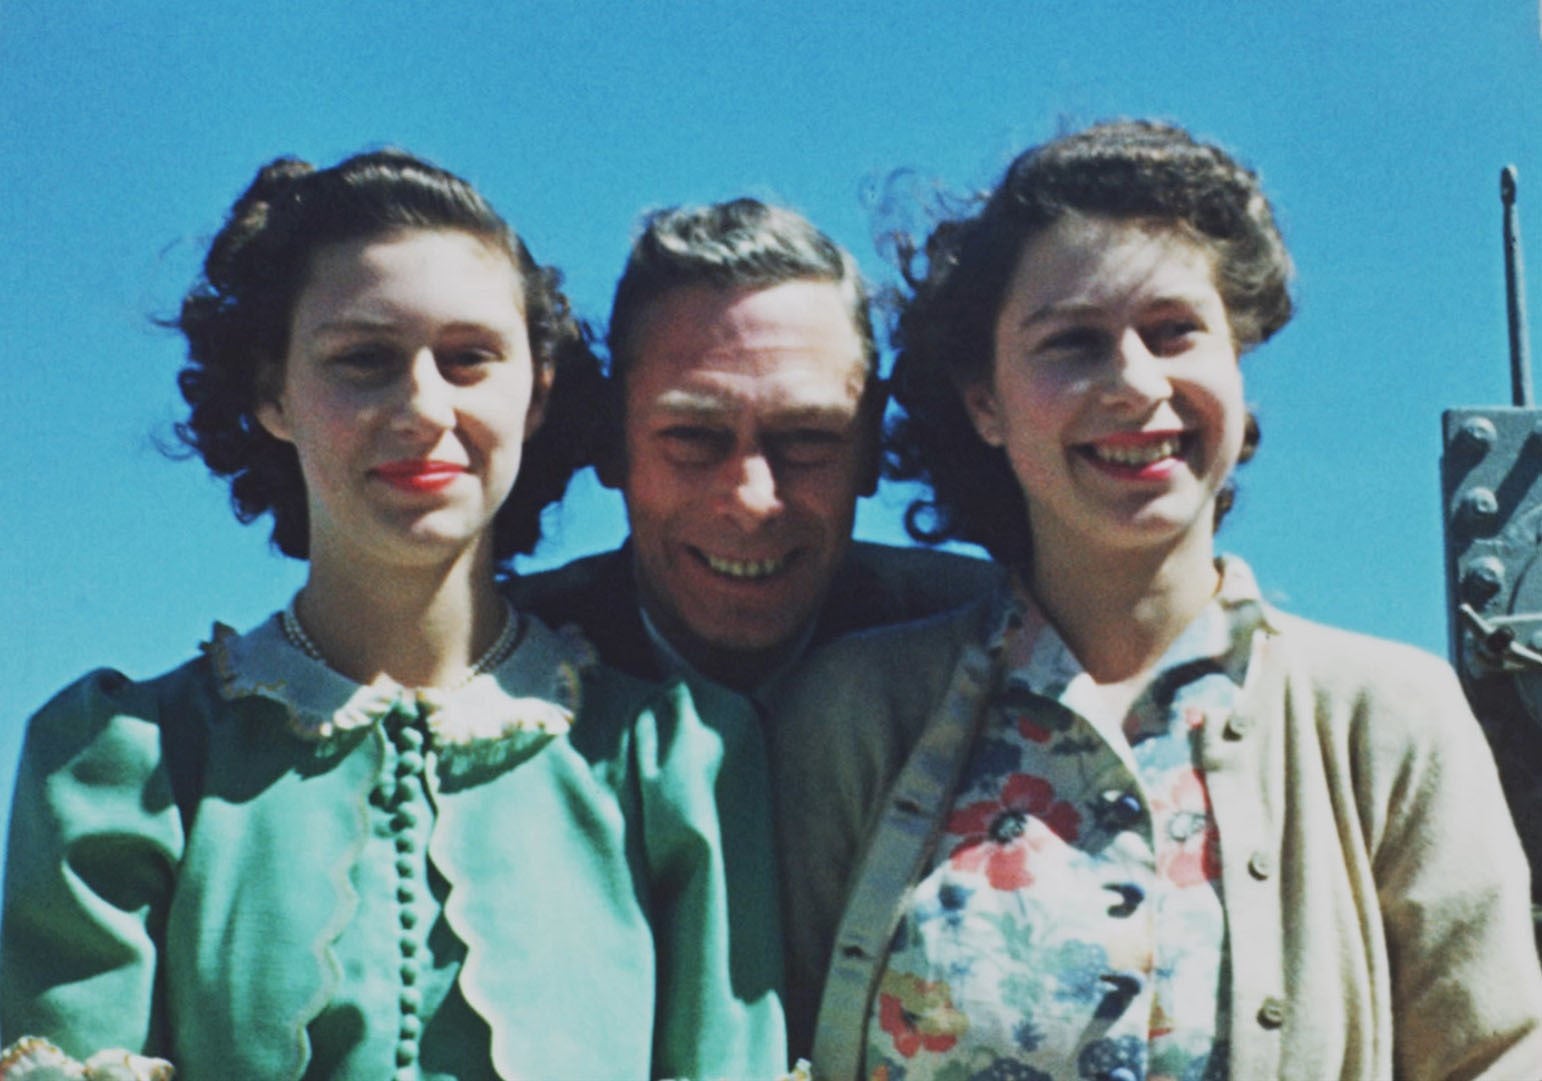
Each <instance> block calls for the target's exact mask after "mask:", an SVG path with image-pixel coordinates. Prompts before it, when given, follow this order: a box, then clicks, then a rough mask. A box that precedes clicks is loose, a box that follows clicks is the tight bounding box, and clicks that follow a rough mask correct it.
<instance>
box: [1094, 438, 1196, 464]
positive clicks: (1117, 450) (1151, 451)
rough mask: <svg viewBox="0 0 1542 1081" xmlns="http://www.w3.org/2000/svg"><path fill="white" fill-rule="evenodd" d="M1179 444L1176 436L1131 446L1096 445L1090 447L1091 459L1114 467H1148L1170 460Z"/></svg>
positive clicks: (1124, 444)
mask: <svg viewBox="0 0 1542 1081" xmlns="http://www.w3.org/2000/svg"><path fill="white" fill-rule="evenodd" d="M1180 445H1181V444H1180V442H1179V440H1178V437H1177V436H1168V437H1167V438H1165V439H1158V440H1155V441H1153V442H1150V443H1144V444H1138V445H1137V444H1131V443H1120V444H1116V445H1111V446H1103V445H1100V444H1097V443H1094V444H1093V445H1092V454H1093V457H1095V458H1098V459H1100V460H1101V461H1105V462H1112V463H1113V464H1115V465H1136V466H1140V465H1150V464H1151V463H1152V462H1160V461H1161V460H1162V459H1163V458H1171V457H1173V456H1174V455H1176V454H1177V453H1178V450H1179V447H1180Z"/></svg>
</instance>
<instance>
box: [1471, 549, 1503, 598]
mask: <svg viewBox="0 0 1542 1081" xmlns="http://www.w3.org/2000/svg"><path fill="white" fill-rule="evenodd" d="M1504 584H1505V565H1504V564H1503V563H1501V562H1500V561H1499V560H1497V559H1495V558H1494V557H1493V556H1483V557H1482V558H1480V559H1475V560H1473V561H1472V562H1471V563H1469V564H1468V565H1467V569H1466V570H1465V571H1463V572H1462V595H1463V596H1465V597H1466V598H1467V599H1468V600H1469V601H1471V602H1472V603H1474V604H1484V603H1487V602H1488V601H1490V600H1492V599H1493V597H1494V594H1496V593H1498V592H1499V591H1500V590H1501V589H1503V588H1504Z"/></svg>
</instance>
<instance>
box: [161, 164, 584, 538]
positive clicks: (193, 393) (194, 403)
mask: <svg viewBox="0 0 1542 1081" xmlns="http://www.w3.org/2000/svg"><path fill="white" fill-rule="evenodd" d="M404 230H453V231H457V232H462V233H466V234H468V235H470V236H472V237H475V238H477V239H478V240H481V241H483V242H484V243H486V244H488V245H489V246H491V247H493V248H495V249H497V250H499V251H502V252H503V253H504V254H506V255H507V256H508V257H509V260H510V262H511V263H512V264H513V265H514V268H515V270H516V271H517V273H518V276H519V281H520V285H521V294H522V295H521V297H520V301H521V305H520V306H521V309H522V311H523V314H524V317H525V323H526V326H527V328H528V330H529V334H530V348H531V356H532V358H533V361H534V363H535V365H536V366H537V370H538V371H539V370H541V369H542V368H543V367H544V368H545V369H546V370H549V371H551V372H552V374H553V376H554V379H553V385H552V389H551V392H550V395H549V397H548V399H547V407H546V416H545V421H544V423H543V424H542V425H541V427H540V428H539V429H538V431H537V432H536V434H535V435H534V436H533V437H532V438H531V440H530V441H529V443H528V444H527V446H526V448H525V453H524V457H523V460H522V464H521V466H520V470H519V477H518V480H517V481H516V482H515V485H514V489H513V491H512V492H511V493H510V495H509V498H508V499H507V500H506V501H505V502H504V504H503V506H502V507H501V508H500V509H499V511H498V514H497V516H496V518H495V519H494V523H493V549H494V556H495V559H496V560H498V561H499V562H500V563H502V562H506V561H507V560H509V559H510V558H511V557H512V556H514V555H516V554H518V553H525V552H529V551H531V550H533V549H534V547H535V545H536V542H537V541H538V540H539V539H540V536H541V511H542V509H543V508H545V507H546V506H547V505H548V504H550V503H553V502H555V501H556V500H558V499H560V498H561V497H562V493H563V492H564V491H565V490H566V488H567V484H568V481H569V479H570V478H571V477H572V475H573V473H574V471H575V470H576V469H577V468H578V467H579V466H581V465H583V464H586V463H587V461H588V459H589V456H590V453H591V438H592V435H591V422H592V416H593V411H594V410H593V401H594V399H595V397H596V396H597V395H598V393H599V392H600V390H601V380H600V373H599V366H598V362H597V361H596V359H595V357H594V354H593V352H592V351H591V349H590V347H589V340H590V335H589V333H588V331H587V329H586V328H585V327H584V326H583V325H582V324H581V323H579V321H578V320H576V319H575V318H574V316H573V314H572V312H571V311H570V309H569V307H568V302H567V298H566V297H564V296H563V294H562V291H561V287H560V286H561V280H562V279H561V275H560V274H559V272H558V271H556V270H555V269H552V268H549V267H543V266H541V265H539V264H538V263H536V261H535V260H534V258H532V256H531V255H530V252H529V250H528V249H527V248H526V247H525V244H524V242H523V241H522V240H520V239H519V237H518V236H517V235H516V234H515V233H514V231H513V230H512V229H510V228H509V226H508V224H507V223H506V222H505V221H504V220H503V219H502V218H501V217H499V216H498V214H497V212H496V211H494V210H493V208H492V207H491V206H490V205H489V204H488V203H487V201H486V200H485V199H483V198H482V196H481V195H479V194H478V193H477V191H476V190H475V189H474V188H473V187H472V186H471V185H470V184H468V183H467V182H466V181H464V180H462V179H461V178H460V177H457V176H455V175H454V174H452V173H449V172H446V171H445V170H443V169H440V168H438V167H437V166H435V165H432V164H430V163H429V162H427V161H424V160H423V159H421V158H418V157H415V156H413V155H411V154H408V153H406V152H405V151H402V150H395V149H386V150H376V151H371V152H367V153H362V154H357V155H354V156H353V157H350V158H347V159H345V160H344V161H341V162H339V163H338V164H337V165H334V166H332V167H331V168H328V169H315V168H313V167H312V166H310V165H308V164H306V163H305V162H303V161H299V160H297V159H295V158H288V157H285V158H277V159H275V160H273V161H271V162H269V163H268V164H266V165H264V166H263V167H262V168H261V169H260V170H259V171H258V173H257V176H256V179H254V180H253V181H252V183H251V186H250V187H248V188H247V189H246V191H245V192H244V193H243V194H242V195H241V197H240V198H239V199H237V200H236V202H235V205H234V206H232V207H231V208H230V211H229V213H228V215H227V216H226V219H225V223H224V225H223V227H222V228H221V229H220V230H219V232H218V233H217V234H216V235H215V237H214V239H213V241H212V242H211V243H210V245H209V251H208V255H207V256H206V257H205V259H204V264H203V273H202V275H201V276H200V277H199V279H198V281H197V282H195V283H194V285H193V287H192V289H191V290H190V291H189V292H188V294H187V296H186V297H184V298H183V301H182V307H181V311H180V314H179V315H178V316H177V318H175V319H173V320H169V321H168V324H169V325H170V326H173V327H175V328H177V329H178V330H180V331H181V332H182V334H183V336H184V337H185V338H186V339H187V349H188V359H187V363H186V364H185V365H184V366H183V368H182V370H181V371H180V372H179V373H178V375H177V385H178V387H179V388H180V389H181V391H182V397H183V398H184V399H185V400H186V402H187V404H188V407H189V413H188V416H187V419H186V420H183V421H181V422H179V423H178V424H177V425H176V429H175V430H176V434H177V438H178V439H179V440H180V441H181V443H182V444H184V445H185V446H186V447H187V448H188V449H189V450H190V451H191V452H192V453H196V454H197V455H198V456H199V457H201V458H202V459H203V461H204V464H205V465H207V466H208V467H209V469H210V471H211V472H213V473H214V474H215V475H216V476H220V477H224V478H226V479H227V480H228V481H229V483H230V501H231V505H232V507H233V508H234V510H235V514H236V517H237V518H239V519H240V520H241V521H242V522H243V523H245V522H251V521H253V520H255V519H257V518H259V517H260V516H262V515H263V514H265V513H268V512H271V513H272V515H273V543H274V545H276V546H277V547H278V549H279V550H280V551H281V552H283V553H284V554H285V555H288V556H292V557H294V558H296V559H305V558H306V557H307V555H308V552H309V547H310V537H309V522H308V514H307V510H306V496H305V482H304V480H303V478H302V476H301V473H300V463H299V459H298V457H297V456H296V454H295V450H294V447H293V446H291V445H290V444H289V443H286V442H284V441H282V440H279V439H275V438H274V437H273V436H272V435H270V434H268V432H267V431H266V430H265V429H264V428H263V426H262V425H261V424H260V423H259V422H258V420H257V412H256V411H257V405H258V403H259V401H260V400H261V399H262V397H263V396H264V395H265V394H267V393H271V391H272V390H273V388H274V386H275V385H276V381H277V380H278V379H279V377H280V373H281V371H282V368H283V363H284V356H285V354H286V353H287V352H288V347H289V329H290V320H291V316H292V313H293V310H294V305H295V302H296V300H297V299H298V296H299V293H300V291H301V290H302V289H303V288H304V286H305V282H306V277H307V274H308V272H309V268H310V265H311V260H312V258H313V257H314V256H315V254H316V252H317V251H318V250H319V249H321V248H322V247H325V246H327V245H330V244H336V243H340V242H344V241H351V240H359V239H361V238H367V237H373V236H379V235H385V234H390V233H395V232H400V231H404Z"/></svg>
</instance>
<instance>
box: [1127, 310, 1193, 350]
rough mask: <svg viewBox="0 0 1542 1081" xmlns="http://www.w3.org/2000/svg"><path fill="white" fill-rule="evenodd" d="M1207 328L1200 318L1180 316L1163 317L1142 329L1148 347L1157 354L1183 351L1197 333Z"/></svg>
mask: <svg viewBox="0 0 1542 1081" xmlns="http://www.w3.org/2000/svg"><path fill="white" fill-rule="evenodd" d="M1204 329H1205V327H1204V324H1203V323H1201V322H1200V321H1199V320H1198V319H1193V318H1189V317H1186V316H1185V317H1178V318H1172V319H1162V320H1159V321H1158V322H1156V323H1155V324H1153V325H1152V326H1150V327H1148V328H1146V329H1145V330H1144V331H1142V334H1141V336H1142V337H1143V338H1145V339H1146V348H1148V349H1150V350H1151V351H1152V352H1153V353H1155V354H1157V355H1159V356H1160V355H1164V354H1170V353H1177V352H1181V351H1182V350H1183V348H1184V347H1185V346H1186V345H1188V344H1189V342H1190V341H1191V340H1192V339H1193V337H1194V336H1195V335H1196V334H1199V333H1200V332H1202V331H1203V330H1204Z"/></svg>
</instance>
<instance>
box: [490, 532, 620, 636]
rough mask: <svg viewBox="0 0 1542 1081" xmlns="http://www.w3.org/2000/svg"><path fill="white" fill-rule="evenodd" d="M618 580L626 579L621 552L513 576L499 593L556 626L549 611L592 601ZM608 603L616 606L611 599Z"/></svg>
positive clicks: (524, 609)
mask: <svg viewBox="0 0 1542 1081" xmlns="http://www.w3.org/2000/svg"><path fill="white" fill-rule="evenodd" d="M618 576H620V577H622V578H626V577H629V576H628V575H627V559H626V550H625V548H617V549H614V550H613V551H609V552H600V553H598V554H596V555H589V556H583V557H582V558H579V559H575V560H573V561H571V562H569V563H564V564H563V565H562V566H560V567H553V568H551V569H550V570H544V571H537V572H536V573H534V574H516V575H514V576H512V577H510V578H508V579H506V580H505V581H504V582H503V591H504V593H505V594H506V595H507V596H508V598H509V600H510V601H512V602H513V604H514V606H515V607H516V608H519V609H521V610H523V611H529V612H533V613H534V614H536V615H538V616H540V617H541V618H543V619H545V620H546V622H548V623H552V624H556V623H559V622H560V621H559V620H556V619H553V618H552V617H551V616H549V615H548V614H547V613H548V612H549V611H564V610H567V609H569V608H572V607H574V606H575V605H580V604H583V603H585V602H588V601H591V600H594V599H596V598H595V593H596V591H597V590H600V589H602V588H604V587H606V586H608V585H610V584H613V583H614V582H615V581H616V580H617V578H618ZM609 599H610V601H611V603H615V602H616V598H615V597H614V596H612V597H610V598H609Z"/></svg>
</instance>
